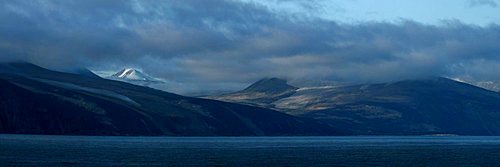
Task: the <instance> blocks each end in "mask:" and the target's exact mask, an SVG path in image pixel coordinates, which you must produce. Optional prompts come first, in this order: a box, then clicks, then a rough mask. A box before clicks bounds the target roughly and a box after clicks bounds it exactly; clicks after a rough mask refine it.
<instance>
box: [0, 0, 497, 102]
mask: <svg viewBox="0 0 500 167" xmlns="http://www.w3.org/2000/svg"><path fill="white" fill-rule="evenodd" d="M279 3H293V1H292V2H288V1H283V2H281V1H280V2H279ZM309 7H310V8H314V6H306V7H304V8H309ZM277 12H278V13H277ZM279 12H280V11H272V10H270V9H268V8H267V7H265V6H262V5H259V4H255V3H246V2H239V1H220V0H204V1H195V0H185V1H174V0H172V1H161V2H160V1H152V0H151V1H148V0H144V1H138V0H137V1H112V0H105V1H102V0H95V1H69V0H52V1H49V0H45V1H22V0H21V1H1V0H0V22H1V23H0V53H1V54H0V58H1V59H2V60H8V61H10V60H14V59H21V60H27V61H31V62H34V63H37V64H41V65H43V66H47V67H55V68H61V67H68V66H87V67H91V68H93V69H99V70H118V68H121V67H123V66H127V67H130V66H132V67H140V68H142V69H143V70H144V71H145V72H147V73H149V74H151V75H153V76H156V77H162V78H165V79H167V80H170V81H172V82H175V83H182V84H180V86H179V85H177V86H179V87H182V85H184V86H186V87H189V88H186V90H190V91H193V90H196V89H208V88H209V89H224V87H225V86H230V87H231V88H234V87H237V85H245V84H247V83H249V82H252V81H255V80H257V79H259V78H262V77H270V76H278V77H284V78H288V79H291V80H311V79H322V80H336V81H349V82H379V81H390V80H399V79H407V78H415V77H425V76H430V75H432V76H450V77H463V76H467V77H469V78H474V79H477V80H500V75H497V71H495V69H496V68H497V67H498V66H499V65H500V55H499V54H500V47H498V44H499V43H500V26H498V25H490V26H486V27H480V26H474V25H467V24H463V23H460V22H458V21H448V22H443V23H442V24H441V25H426V24H421V23H417V22H414V21H411V20H403V21H400V22H399V23H384V22H366V23H358V24H339V23H336V22H332V21H327V20H322V19H320V18H315V17H310V16H307V17H302V18H300V19H297V17H296V16H295V15H293V16H290V17H286V16H287V15H286V13H285V14H284V13H279ZM206 85H211V86H206ZM180 89H181V88H177V90H178V91H180V92H181V91H182V90H180Z"/></svg>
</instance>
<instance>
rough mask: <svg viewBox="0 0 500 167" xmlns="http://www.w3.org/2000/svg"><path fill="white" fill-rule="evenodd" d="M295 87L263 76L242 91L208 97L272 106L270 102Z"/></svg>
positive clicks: (291, 92) (286, 95)
mask: <svg viewBox="0 0 500 167" xmlns="http://www.w3.org/2000/svg"><path fill="white" fill-rule="evenodd" d="M297 89H298V88H297V87H294V86H291V85H289V84H288V83H287V81H286V80H283V79H279V78H265V79H261V80H259V81H257V82H255V83H253V84H252V85H250V86H249V87H247V88H245V89H244V90H242V91H238V92H234V93H228V94H222V95H218V96H211V97H208V98H212V99H216V100H222V101H228V102H240V103H244V104H249V105H257V106H263V107H269V108H272V107H271V106H269V105H270V104H272V103H273V102H275V101H277V100H279V99H282V98H285V97H288V96H290V95H292V94H294V93H295V90H297Z"/></svg>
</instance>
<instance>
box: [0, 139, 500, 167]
mask: <svg viewBox="0 0 500 167" xmlns="http://www.w3.org/2000/svg"><path fill="white" fill-rule="evenodd" d="M16 165H21V166H500V137H458V136H457V137H431V136H415V137H393V136H387V137H82V136H33V135H0V166H16Z"/></svg>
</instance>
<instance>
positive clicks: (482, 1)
mask: <svg viewBox="0 0 500 167" xmlns="http://www.w3.org/2000/svg"><path fill="white" fill-rule="evenodd" d="M468 3H469V6H470V7H478V6H489V7H493V8H496V7H497V6H498V4H497V2H496V1H495V0H469V1H468Z"/></svg>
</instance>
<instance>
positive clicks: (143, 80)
mask: <svg viewBox="0 0 500 167" xmlns="http://www.w3.org/2000/svg"><path fill="white" fill-rule="evenodd" d="M107 78H108V79H112V80H118V81H124V82H128V83H132V84H136V85H141V86H150V85H151V84H160V83H164V82H163V81H162V80H160V79H156V78H154V77H151V76H149V75H148V74H145V73H143V72H141V71H140V70H137V69H134V68H124V69H123V70H121V71H119V72H117V73H115V74H113V75H111V76H109V77H107Z"/></svg>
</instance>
